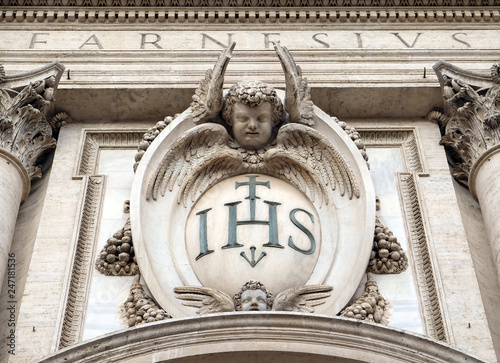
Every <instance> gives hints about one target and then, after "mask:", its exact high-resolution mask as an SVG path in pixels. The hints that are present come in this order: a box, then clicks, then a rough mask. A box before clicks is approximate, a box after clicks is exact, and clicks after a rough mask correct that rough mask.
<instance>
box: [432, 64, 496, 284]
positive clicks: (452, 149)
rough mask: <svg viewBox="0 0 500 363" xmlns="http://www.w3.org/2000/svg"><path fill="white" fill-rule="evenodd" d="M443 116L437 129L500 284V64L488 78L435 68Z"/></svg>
mask: <svg viewBox="0 0 500 363" xmlns="http://www.w3.org/2000/svg"><path fill="white" fill-rule="evenodd" d="M434 70H435V71H436V74H437V76H438V78H439V82H440V84H441V89H442V91H443V97H444V101H445V109H444V112H443V113H441V112H437V111H433V112H431V113H430V114H429V118H431V119H432V120H434V121H436V122H437V123H438V124H439V126H440V128H441V134H442V135H443V136H442V138H441V144H442V145H444V146H445V149H446V151H447V155H448V161H449V163H450V165H451V167H452V174H453V176H454V177H455V179H456V180H457V181H458V182H459V183H461V184H462V185H464V186H466V187H468V188H469V190H470V192H471V194H472V195H473V196H474V198H475V199H476V200H477V201H478V202H479V205H480V207H481V212H482V215H483V219H484V225H485V229H486V235H487V236H488V240H489V244H490V246H491V250H492V251H491V252H492V254H493V259H494V261H495V266H496V269H497V274H498V276H499V279H500V153H499V151H500V76H499V72H500V63H499V64H494V65H493V66H492V67H491V75H490V76H486V75H482V74H478V73H473V72H470V71H467V70H463V69H460V68H458V67H455V66H452V65H450V64H448V63H446V62H443V61H441V62H439V63H437V64H436V65H435V66H434Z"/></svg>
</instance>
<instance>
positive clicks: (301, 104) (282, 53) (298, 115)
mask: <svg viewBox="0 0 500 363" xmlns="http://www.w3.org/2000/svg"><path fill="white" fill-rule="evenodd" d="M274 49H275V51H276V54H277V55H278V58H279V59H280V62H281V66H282V67H283V71H284V73H285V84H286V94H285V110H286V112H287V113H288V115H289V117H290V119H289V122H293V123H301V124H305V125H308V126H312V125H314V121H313V118H314V110H313V103H312V101H311V89H310V88H309V86H308V84H307V78H305V77H302V70H301V69H300V67H299V66H298V65H297V64H295V61H294V60H293V58H292V55H291V54H290V52H289V51H288V49H287V48H285V47H283V46H281V45H280V44H279V43H274Z"/></svg>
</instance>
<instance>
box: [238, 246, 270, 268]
mask: <svg viewBox="0 0 500 363" xmlns="http://www.w3.org/2000/svg"><path fill="white" fill-rule="evenodd" d="M256 249H257V248H256V247H255V246H251V247H250V251H251V255H252V261H250V260H249V259H248V257H247V255H246V254H245V251H241V253H240V255H241V256H242V257H243V258H244V259H245V260H247V262H248V263H249V264H250V266H252V267H255V265H256V264H258V263H259V261H260V260H262V259H263V258H264V256H265V255H266V253H265V252H262V253H261V254H260V257H259V258H258V259H257V261H255V250H256Z"/></svg>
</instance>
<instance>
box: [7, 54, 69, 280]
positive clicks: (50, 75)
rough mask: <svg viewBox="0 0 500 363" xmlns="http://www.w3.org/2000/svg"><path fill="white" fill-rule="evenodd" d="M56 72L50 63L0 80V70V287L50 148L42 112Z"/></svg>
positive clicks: (58, 72) (58, 69) (51, 93)
mask: <svg viewBox="0 0 500 363" xmlns="http://www.w3.org/2000/svg"><path fill="white" fill-rule="evenodd" d="M62 71H63V67H62V66H61V65H60V64H57V63H54V64H52V65H50V66H48V67H45V68H41V69H38V70H36V71H34V72H32V73H26V74H23V75H19V76H12V77H5V74H4V72H3V68H2V67H1V66H0V203H1V207H0V208H1V213H0V282H3V280H4V278H5V275H6V272H7V266H8V255H9V252H10V247H11V244H12V237H13V235H14V230H15V227H16V220H17V214H18V212H19V207H20V205H21V203H22V202H24V201H25V200H26V198H27V197H28V195H29V191H30V182H31V180H33V179H36V178H39V177H41V169H40V167H39V166H38V165H37V163H38V162H39V161H40V159H41V158H42V157H43V155H44V154H45V153H46V152H47V151H48V150H50V149H53V148H54V147H55V145H56V141H55V139H54V138H53V137H52V129H53V128H52V126H51V125H50V124H49V122H48V121H47V120H46V118H45V113H46V111H47V108H48V106H49V105H50V103H51V101H52V100H53V96H54V92H55V88H56V85H57V81H58V80H59V78H60V76H61V73H62Z"/></svg>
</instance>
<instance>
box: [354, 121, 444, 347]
mask: <svg viewBox="0 0 500 363" xmlns="http://www.w3.org/2000/svg"><path fill="white" fill-rule="evenodd" d="M357 130H358V131H359V133H360V135H361V139H362V140H363V142H364V143H365V145H366V146H367V147H397V148H400V149H401V151H402V156H403V163H404V168H405V171H404V172H400V173H397V184H398V191H399V195H400V201H401V206H402V209H403V215H404V217H405V218H404V220H405V226H406V231H407V232H406V233H407V237H408V248H409V253H410V256H411V260H412V261H413V264H412V270H413V273H414V276H415V277H416V279H415V280H416V284H417V288H418V290H419V294H418V296H419V300H420V306H421V309H422V318H423V324H424V329H425V332H426V334H427V335H429V336H430V337H432V338H434V339H437V340H440V341H444V342H450V334H449V332H448V328H447V325H446V320H447V319H446V316H445V312H444V311H443V306H444V304H443V303H442V302H441V300H442V298H441V296H440V294H439V289H438V286H439V284H438V281H439V272H438V269H437V268H434V267H433V265H435V264H436V261H435V259H434V258H433V251H432V247H431V245H430V244H429V239H428V237H427V233H426V228H425V224H426V223H425V216H424V214H423V212H422V208H421V206H420V205H421V202H420V198H419V191H418V178H419V177H426V176H429V174H428V173H427V167H426V164H425V160H424V158H423V157H422V153H421V152H420V145H419V142H418V130H417V129H415V128H400V129H397V130H396V129H393V128H391V129H362V128H358V129H357Z"/></svg>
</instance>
